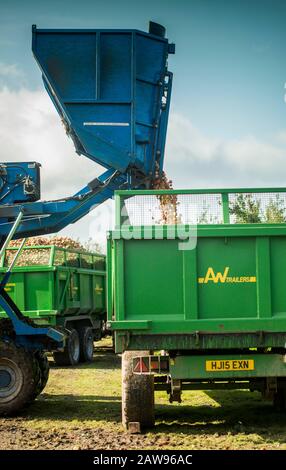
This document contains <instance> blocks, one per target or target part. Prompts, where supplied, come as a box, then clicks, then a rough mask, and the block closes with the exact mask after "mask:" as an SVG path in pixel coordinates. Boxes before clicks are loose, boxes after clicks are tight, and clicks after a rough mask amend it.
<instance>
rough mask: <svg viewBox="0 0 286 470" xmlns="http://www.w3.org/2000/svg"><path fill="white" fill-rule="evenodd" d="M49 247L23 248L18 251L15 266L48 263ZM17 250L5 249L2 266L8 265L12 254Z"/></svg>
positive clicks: (12, 256) (43, 264)
mask: <svg viewBox="0 0 286 470" xmlns="http://www.w3.org/2000/svg"><path fill="white" fill-rule="evenodd" d="M50 252H51V249H50V248H33V249H29V248H28V249H24V250H23V251H22V253H20V255H19V257H18V259H17V261H16V265H15V266H45V265H48V264H49V261H50ZM16 253H17V250H9V249H8V250H6V253H5V260H4V266H5V267H8V266H9V265H10V263H11V262H12V260H13V259H14V256H15V255H16Z"/></svg>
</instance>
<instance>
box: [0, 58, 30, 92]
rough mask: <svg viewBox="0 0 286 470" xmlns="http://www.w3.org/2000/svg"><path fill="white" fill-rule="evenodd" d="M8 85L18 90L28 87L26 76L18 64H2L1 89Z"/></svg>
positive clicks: (0, 70) (0, 68) (0, 63)
mask: <svg viewBox="0 0 286 470" xmlns="http://www.w3.org/2000/svg"><path fill="white" fill-rule="evenodd" d="M7 83H9V84H10V85H11V86H13V87H16V88H19V87H21V86H22V87H24V86H25V85H26V76H25V74H24V72H23V71H22V70H21V69H20V68H19V67H18V65H17V64H6V63H4V62H0V87H3V86H4V85H5V84H7Z"/></svg>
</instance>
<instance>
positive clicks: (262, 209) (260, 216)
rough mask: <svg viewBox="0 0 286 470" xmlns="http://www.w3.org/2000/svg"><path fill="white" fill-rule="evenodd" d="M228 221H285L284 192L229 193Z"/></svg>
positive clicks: (285, 202)
mask: <svg viewBox="0 0 286 470" xmlns="http://www.w3.org/2000/svg"><path fill="white" fill-rule="evenodd" d="M229 212H230V223H232V224H235V223H283V222H286V192H279V193H274V192H273V193H240V194H238V193H232V194H229Z"/></svg>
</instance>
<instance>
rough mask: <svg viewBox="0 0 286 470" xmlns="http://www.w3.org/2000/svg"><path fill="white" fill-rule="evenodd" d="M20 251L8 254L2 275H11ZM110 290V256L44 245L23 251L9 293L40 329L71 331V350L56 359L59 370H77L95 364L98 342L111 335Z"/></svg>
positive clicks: (69, 339)
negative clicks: (106, 333) (108, 330)
mask: <svg viewBox="0 0 286 470" xmlns="http://www.w3.org/2000/svg"><path fill="white" fill-rule="evenodd" d="M16 250H17V248H8V249H6V252H5V255H3V256H2V259H1V266H0V272H2V273H5V272H6V269H7V266H9V265H10V262H11V261H12V259H13V257H14V254H15V252H16ZM105 285H106V259H105V256H104V255H100V254H96V253H89V252H82V251H79V250H74V249H66V248H60V247H57V246H54V245H47V246H42V245H41V246H26V247H24V248H23V250H22V252H21V254H20V256H19V258H18V259H17V263H16V265H15V266H14V268H13V271H12V274H11V276H10V279H9V283H8V284H7V286H6V290H7V291H8V292H9V295H10V296H11V298H12V300H13V301H14V302H15V303H16V305H17V306H18V308H19V309H20V311H21V312H22V313H23V315H25V316H26V317H29V318H30V319H31V320H33V321H34V322H35V323H36V324H38V325H50V326H60V327H63V328H65V329H67V330H69V335H68V340H67V341H66V346H65V349H64V350H63V351H58V352H55V353H53V356H54V359H55V361H56V363H57V364H58V365H76V364H77V363H78V362H90V361H91V360H92V358H93V349H94V341H95V340H98V339H100V338H101V335H102V334H103V331H104V329H105V326H106V288H105ZM0 317H5V313H4V311H0Z"/></svg>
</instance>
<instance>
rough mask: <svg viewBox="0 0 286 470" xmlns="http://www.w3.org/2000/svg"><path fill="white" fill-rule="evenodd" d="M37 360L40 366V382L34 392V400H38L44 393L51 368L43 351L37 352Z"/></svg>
mask: <svg viewBox="0 0 286 470" xmlns="http://www.w3.org/2000/svg"><path fill="white" fill-rule="evenodd" d="M35 359H36V361H37V363H38V366H39V371H40V373H39V380H38V383H37V386H36V388H35V392H34V398H36V397H37V396H38V395H40V393H42V391H43V390H44V388H45V386H46V385H47V382H48V379H49V373H50V366H49V361H48V358H47V355H46V354H45V353H44V352H42V351H37V352H36V353H35Z"/></svg>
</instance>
